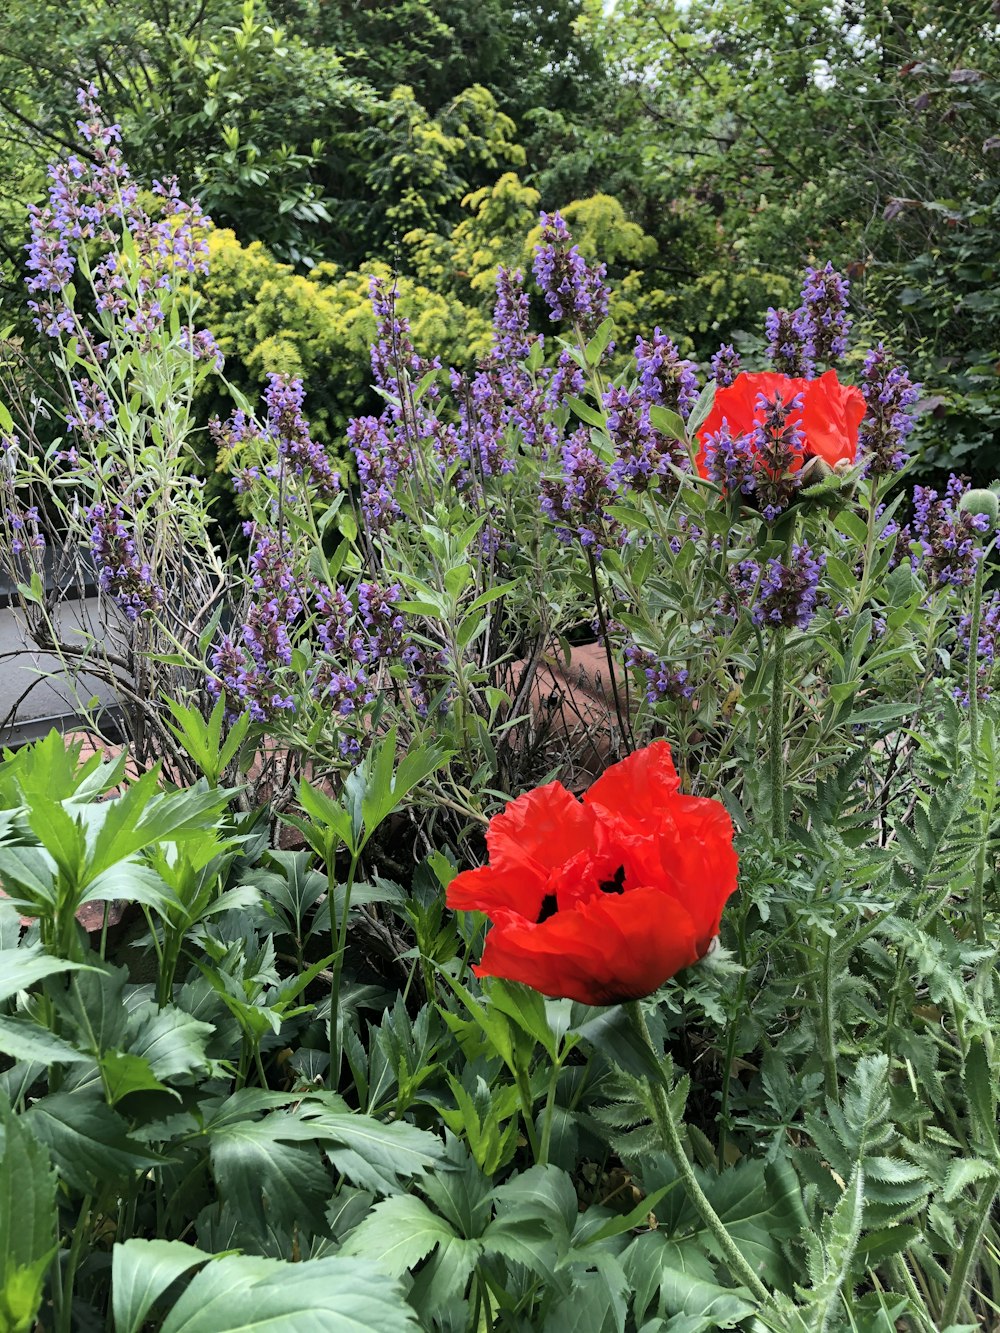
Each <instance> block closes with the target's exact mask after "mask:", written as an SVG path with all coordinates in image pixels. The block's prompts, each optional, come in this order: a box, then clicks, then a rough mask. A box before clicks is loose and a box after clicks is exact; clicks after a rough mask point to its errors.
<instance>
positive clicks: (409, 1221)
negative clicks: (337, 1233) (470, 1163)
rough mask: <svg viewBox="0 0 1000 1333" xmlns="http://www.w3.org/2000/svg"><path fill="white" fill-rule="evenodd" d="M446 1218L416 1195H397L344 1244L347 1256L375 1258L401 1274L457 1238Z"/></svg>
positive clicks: (378, 1206) (394, 1273) (374, 1211)
mask: <svg viewBox="0 0 1000 1333" xmlns="http://www.w3.org/2000/svg"><path fill="white" fill-rule="evenodd" d="M454 1236H455V1231H454V1229H453V1228H452V1227H451V1226H450V1225H449V1223H447V1222H446V1221H445V1220H444V1218H443V1217H438V1215H437V1214H436V1213H432V1212H431V1210H430V1209H429V1208H428V1207H427V1205H426V1204H425V1203H424V1201H423V1200H422V1199H418V1198H417V1197H416V1195H414V1194H397V1195H395V1196H394V1197H393V1198H391V1199H383V1201H382V1202H381V1203H377V1204H376V1205H375V1207H374V1208H373V1209H372V1210H371V1212H370V1213H369V1214H368V1216H367V1217H366V1218H365V1219H364V1221H363V1222H362V1223H361V1225H360V1226H358V1227H355V1229H354V1230H353V1231H352V1232H351V1234H350V1235H349V1236H348V1238H347V1240H346V1241H345V1242H344V1244H343V1246H342V1247H341V1250H340V1253H341V1254H344V1255H348V1256H350V1255H357V1256H359V1257H361V1258H367V1259H371V1260H372V1262H373V1263H376V1264H378V1266H379V1267H380V1268H383V1269H385V1271H386V1272H387V1273H389V1274H390V1275H391V1276H392V1277H400V1276H401V1275H402V1274H403V1273H405V1272H406V1270H407V1269H408V1268H413V1267H414V1266H415V1265H416V1264H418V1263H420V1261H421V1260H422V1259H426V1258H427V1256H428V1255H429V1254H430V1252H431V1250H433V1249H434V1247H435V1245H439V1244H441V1243H442V1242H443V1241H447V1240H450V1239H452V1238H454Z"/></svg>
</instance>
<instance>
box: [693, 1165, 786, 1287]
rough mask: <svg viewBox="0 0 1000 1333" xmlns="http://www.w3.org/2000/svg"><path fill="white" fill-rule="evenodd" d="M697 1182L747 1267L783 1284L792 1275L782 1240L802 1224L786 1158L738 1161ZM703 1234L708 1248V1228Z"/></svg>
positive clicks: (711, 1241)
mask: <svg viewBox="0 0 1000 1333" xmlns="http://www.w3.org/2000/svg"><path fill="white" fill-rule="evenodd" d="M702 1185H703V1187H704V1188H705V1190H706V1193H707V1194H708V1197H709V1201H710V1202H711V1204H712V1206H713V1207H714V1208H715V1210H716V1212H717V1213H718V1214H719V1216H720V1217H721V1218H722V1220H723V1222H724V1223H725V1224H726V1230H727V1231H728V1232H729V1234H730V1235H731V1236H732V1238H733V1240H735V1242H736V1244H737V1245H738V1247H739V1249H740V1251H741V1252H742V1254H743V1256H744V1257H745V1258H746V1259H747V1261H748V1262H749V1263H750V1265H751V1267H752V1268H753V1269H754V1270H755V1271H756V1272H758V1273H759V1274H760V1275H761V1277H762V1278H763V1279H764V1281H765V1282H767V1283H768V1284H770V1285H772V1286H774V1285H778V1286H784V1285H786V1284H787V1283H788V1282H789V1280H790V1278H791V1276H792V1275H791V1274H790V1272H789V1266H788V1262H787V1260H786V1258H785V1246H784V1245H783V1244H782V1242H783V1241H785V1240H788V1239H789V1238H790V1237H792V1236H797V1235H799V1234H801V1233H802V1232H803V1231H804V1230H806V1229H807V1227H808V1220H807V1217H806V1212H805V1207H804V1206H803V1203H802V1188H801V1186H800V1185H799V1181H798V1177H797V1176H796V1174H795V1172H794V1171H793V1170H792V1168H791V1166H790V1165H789V1164H788V1162H787V1161H785V1160H783V1159H781V1158H779V1159H778V1161H777V1162H775V1163H774V1164H773V1165H770V1166H767V1165H765V1163H764V1162H762V1161H746V1162H742V1163H740V1164H738V1165H737V1166H732V1167H729V1168H728V1170H726V1171H723V1172H722V1173H721V1174H719V1175H716V1174H714V1173H713V1174H711V1175H708V1174H706V1175H705V1176H703V1177H702ZM703 1239H704V1241H705V1244H706V1245H708V1246H709V1248H714V1243H713V1242H714V1238H713V1237H712V1236H711V1235H710V1234H709V1233H708V1232H706V1233H705V1235H704V1237H703ZM718 1257H719V1258H721V1257H722V1256H721V1254H719V1255H718Z"/></svg>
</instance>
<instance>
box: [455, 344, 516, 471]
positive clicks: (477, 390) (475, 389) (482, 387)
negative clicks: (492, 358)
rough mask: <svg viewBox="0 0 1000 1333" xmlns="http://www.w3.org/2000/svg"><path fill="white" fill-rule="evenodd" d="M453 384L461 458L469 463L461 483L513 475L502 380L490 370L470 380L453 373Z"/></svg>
mask: <svg viewBox="0 0 1000 1333" xmlns="http://www.w3.org/2000/svg"><path fill="white" fill-rule="evenodd" d="M452 385H453V387H455V388H456V389H457V390H458V393H459V403H458V410H459V429H458V432H457V436H456V439H457V443H458V455H459V457H460V458H461V460H462V461H463V462H464V463H465V464H466V471H465V472H463V474H462V475H461V476H460V477H459V484H460V485H463V486H464V485H467V484H468V483H469V482H470V481H471V480H473V479H476V480H479V479H481V478H483V477H492V476H496V475H498V474H506V473H509V472H512V471H513V470H514V460H513V458H512V457H511V456H510V454H509V451H508V449H507V431H506V424H507V420H508V413H507V410H506V408H507V405H506V403H505V401H504V398H503V394H502V392H501V383H500V380H499V377H498V376H497V375H496V374H495V373H494V372H493V371H490V370H477V371H476V372H475V373H474V374H473V375H472V376H471V377H469V378H466V377H465V376H461V375H457V374H455V373H453V376H452Z"/></svg>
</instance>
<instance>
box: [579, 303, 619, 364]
mask: <svg viewBox="0 0 1000 1333" xmlns="http://www.w3.org/2000/svg"><path fill="white" fill-rule="evenodd" d="M614 333H615V321H614V320H613V319H612V317H611V316H610V315H608V317H607V318H606V319H604V320H602V321H601V324H600V326H599V328H598V330H597V332H596V333H595V334H594V336H593V337H592V338H591V340H590V342H589V343H587V346H586V347H585V348H584V351H583V354H584V357H585V358H586V361H587V365H588V366H596V365H597V363H598V362H599V361H600V359H601V357H602V356H603V355H604V352H605V349H606V348H607V345H608V343H609V342H610V341H611V339H612V338H613V337H614Z"/></svg>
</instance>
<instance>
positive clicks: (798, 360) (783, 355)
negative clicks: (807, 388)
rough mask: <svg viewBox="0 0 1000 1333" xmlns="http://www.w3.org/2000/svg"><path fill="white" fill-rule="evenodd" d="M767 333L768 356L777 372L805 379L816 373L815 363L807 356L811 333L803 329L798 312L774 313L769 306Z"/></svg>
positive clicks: (765, 323)
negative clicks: (807, 344)
mask: <svg viewBox="0 0 1000 1333" xmlns="http://www.w3.org/2000/svg"><path fill="white" fill-rule="evenodd" d="M764 332H765V333H766V334H767V354H768V356H769V357H770V358H771V363H772V365H773V366H774V368H775V370H776V371H778V373H779V374H781V375H792V376H796V377H797V376H805V377H806V378H808V377H809V376H811V375H812V372H813V363H812V361H811V360H810V359H809V358H808V357H807V355H806V350H805V348H806V342H807V341H808V331H807V330H804V329H803V327H802V320H801V319H800V318H799V314H798V312H796V313H795V314H793V313H792V312H791V311H790V310H784V309H779V310H775V308H774V307H773V306H769V307H768V311H767V316H766V318H765V320H764Z"/></svg>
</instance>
